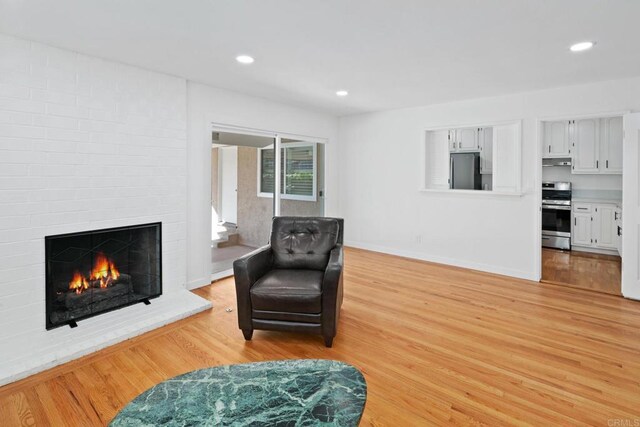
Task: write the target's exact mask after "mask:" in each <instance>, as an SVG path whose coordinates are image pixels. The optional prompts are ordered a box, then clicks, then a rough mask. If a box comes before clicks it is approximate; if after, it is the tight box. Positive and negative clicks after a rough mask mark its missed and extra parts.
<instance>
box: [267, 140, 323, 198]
mask: <svg viewBox="0 0 640 427" xmlns="http://www.w3.org/2000/svg"><path fill="white" fill-rule="evenodd" d="M282 145H283V147H282V148H281V157H280V160H281V167H280V169H281V173H282V175H281V179H280V194H281V198H282V199H290V200H306V201H314V202H315V201H316V182H317V174H316V155H317V147H316V144H313V143H308V142H303V143H298V142H296V143H284V144H282ZM258 154H259V159H258V160H259V161H258V186H259V190H258V196H261V197H272V196H273V187H274V184H275V151H274V149H273V147H272V146H271V147H265V148H260V149H258Z"/></svg>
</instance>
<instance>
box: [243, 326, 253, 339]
mask: <svg viewBox="0 0 640 427" xmlns="http://www.w3.org/2000/svg"><path fill="white" fill-rule="evenodd" d="M242 335H244V339H245V340H247V341H251V337H252V336H253V329H243V330H242Z"/></svg>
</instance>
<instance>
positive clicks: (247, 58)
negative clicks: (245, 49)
mask: <svg viewBox="0 0 640 427" xmlns="http://www.w3.org/2000/svg"><path fill="white" fill-rule="evenodd" d="M236 61H238V62H239V63H241V64H253V61H254V59H253V58H252V57H250V56H249V55H240V56H236Z"/></svg>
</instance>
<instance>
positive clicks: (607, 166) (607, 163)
mask: <svg viewBox="0 0 640 427" xmlns="http://www.w3.org/2000/svg"><path fill="white" fill-rule="evenodd" d="M605 168H607V169H609V160H607V162H606V166H605Z"/></svg>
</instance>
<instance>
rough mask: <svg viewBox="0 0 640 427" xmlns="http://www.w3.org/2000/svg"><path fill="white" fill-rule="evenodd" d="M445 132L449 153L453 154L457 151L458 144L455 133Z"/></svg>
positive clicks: (453, 131) (451, 131) (452, 131)
mask: <svg viewBox="0 0 640 427" xmlns="http://www.w3.org/2000/svg"><path fill="white" fill-rule="evenodd" d="M446 132H447V138H448V141H449V151H450V152H452V153H453V152H455V151H457V150H458V142H457V141H456V131H455V130H448V131H446Z"/></svg>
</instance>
